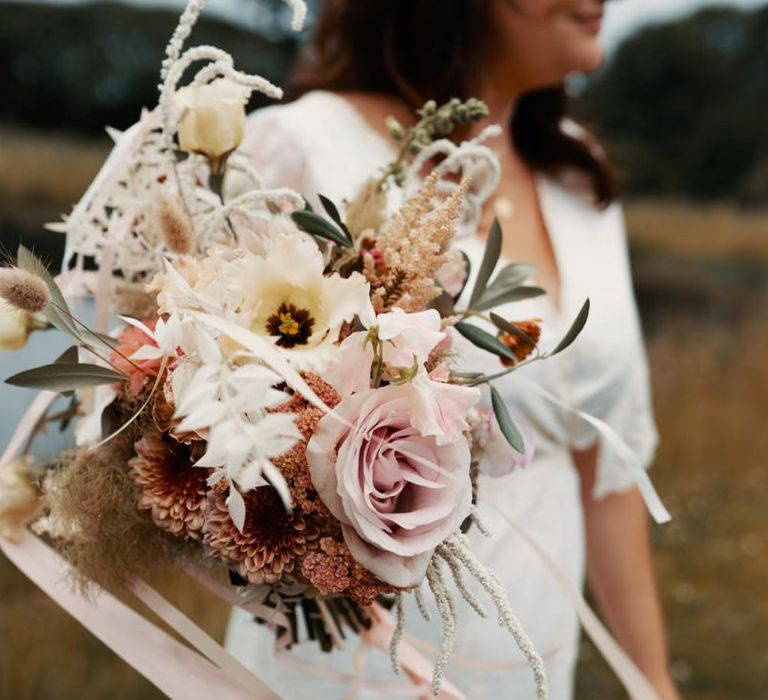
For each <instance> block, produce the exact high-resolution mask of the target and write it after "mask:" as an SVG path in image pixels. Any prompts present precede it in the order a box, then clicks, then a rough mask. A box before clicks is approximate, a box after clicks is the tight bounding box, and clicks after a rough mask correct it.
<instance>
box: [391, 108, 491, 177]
mask: <svg viewBox="0 0 768 700" xmlns="http://www.w3.org/2000/svg"><path fill="white" fill-rule="evenodd" d="M416 114H417V116H418V117H419V121H417V122H416V124H415V125H414V126H412V127H410V128H408V129H406V128H405V127H404V126H403V125H402V124H401V123H400V122H399V121H398V120H397V119H395V117H392V116H390V117H387V119H386V121H385V125H386V127H387V131H388V132H389V135H390V136H391V137H392V138H393V139H394V140H395V141H397V142H398V143H399V144H400V150H399V151H398V153H397V157H396V158H395V160H393V161H392V162H391V163H390V164H389V165H387V167H386V168H385V169H384V172H383V173H382V176H381V178H380V180H379V182H378V188H377V189H379V190H381V189H384V188H386V186H387V184H388V182H389V181H390V180H392V181H393V182H394V183H395V184H396V185H398V186H399V185H402V184H403V180H404V178H405V170H404V167H403V164H404V162H405V160H406V159H407V158H408V157H409V156H411V157H412V156H416V155H418V154H419V153H421V151H422V150H423V149H424V148H426V147H427V146H429V145H430V144H431V143H433V142H434V141H436V140H437V139H439V138H445V137H447V136H450V135H451V134H452V133H453V131H454V130H455V129H456V128H457V127H459V126H463V125H465V124H473V123H475V122H479V121H480V120H481V119H485V118H486V117H487V116H488V107H487V105H486V104H485V102H483V101H482V100H478V99H477V98H474V97H470V98H469V99H468V100H465V101H462V100H460V99H458V98H456V97H454V98H453V99H451V100H449V101H448V102H446V103H445V104H443V105H440V106H439V107H438V105H437V103H436V102H435V101H434V100H429V101H428V102H425V103H424V106H423V107H422V108H421V109H417V110H416Z"/></svg>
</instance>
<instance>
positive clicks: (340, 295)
mask: <svg viewBox="0 0 768 700" xmlns="http://www.w3.org/2000/svg"><path fill="white" fill-rule="evenodd" d="M324 268H325V262H324V260H323V256H322V253H321V252H320V251H319V250H318V248H317V246H316V245H315V243H314V242H313V241H312V240H311V239H310V238H309V237H307V236H283V237H280V238H277V239H276V240H275V241H274V242H273V244H272V245H271V246H270V248H269V250H267V252H266V254H265V255H264V256H260V257H257V256H246V257H244V258H242V259H241V260H240V261H239V265H238V267H237V272H236V273H235V274H236V275H237V278H238V280H237V286H238V287H239V291H240V294H241V295H242V296H241V300H240V318H239V320H238V322H239V323H241V324H243V325H246V326H247V327H248V328H249V329H250V330H251V331H252V332H253V333H256V334H257V335H262V336H267V337H268V338H269V339H270V340H271V341H272V342H273V343H274V344H275V345H277V346H278V347H280V348H282V350H283V351H284V352H285V354H286V355H287V357H288V359H289V361H290V362H291V363H292V364H294V365H295V366H296V368H297V369H298V370H300V371H311V372H322V371H325V370H326V369H327V368H328V366H329V365H330V364H332V363H333V361H334V359H336V356H337V349H336V348H334V344H335V343H336V342H337V341H338V339H339V331H340V329H341V327H342V325H343V324H344V323H345V322H347V321H351V320H352V319H353V318H354V317H355V316H358V317H360V319H361V320H364V321H369V320H370V319H371V318H373V317H374V312H373V308H372V306H371V301H370V288H369V284H368V281H367V280H366V279H365V278H364V277H363V276H362V275H361V274H359V273H357V272H355V273H352V275H350V277H348V278H344V277H341V276H340V275H337V274H332V275H324V274H323V270H324Z"/></svg>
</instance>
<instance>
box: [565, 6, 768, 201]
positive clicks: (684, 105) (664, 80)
mask: <svg viewBox="0 0 768 700" xmlns="http://www.w3.org/2000/svg"><path fill="white" fill-rule="evenodd" d="M581 103H582V104H581V105H580V110H581V111H583V112H585V113H588V114H589V115H591V121H593V122H594V123H595V124H596V128H597V131H598V133H599V134H600V135H601V137H602V138H603V140H604V141H605V142H606V143H607V144H608V147H609V150H610V152H611V154H612V156H613V157H614V159H615V160H616V161H617V163H618V164H619V166H620V168H621V171H622V175H623V182H624V184H625V188H626V189H627V191H628V192H629V193H631V194H639V195H671V196H681V197H688V198H693V199H698V200H708V199H724V198H728V199H735V200H737V201H739V202H740V203H742V204H753V205H758V204H762V205H766V204H768V5H766V6H765V7H763V8H762V9H759V10H756V11H752V12H745V11H738V10H733V9H725V8H715V9H708V10H703V11H701V12H699V13H697V14H695V15H693V16H691V17H688V18H686V19H683V20H680V21H676V22H671V23H668V24H663V25H658V26H651V27H648V28H645V29H643V30H641V31H640V32H639V33H637V34H635V35H634V36H633V37H630V38H629V39H628V40H627V41H625V42H624V43H623V44H622V45H621V46H620V47H619V49H618V51H617V52H616V55H615V56H614V57H613V59H612V60H611V62H610V64H609V65H608V66H607V67H606V69H605V70H604V71H603V72H602V74H601V75H599V76H597V77H596V78H595V79H594V80H592V81H591V83H590V84H589V87H588V89H587V91H586V93H585V95H584V96H583V99H582V100H581Z"/></svg>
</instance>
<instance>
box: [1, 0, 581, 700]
mask: <svg viewBox="0 0 768 700" xmlns="http://www.w3.org/2000/svg"><path fill="white" fill-rule="evenodd" d="M297 6H298V7H299V8H300V5H297ZM199 11H200V3H196V2H192V3H191V4H190V6H189V7H188V8H187V10H186V12H185V13H184V15H183V16H182V20H181V22H180V25H179V28H178V29H177V31H176V33H175V35H174V37H173V39H172V41H171V43H170V46H169V51H168V58H167V60H166V61H165V63H164V66H163V73H162V76H163V84H162V86H161V99H160V104H159V107H158V108H157V109H156V110H155V111H154V112H152V113H147V114H145V115H144V116H143V117H142V120H141V121H140V122H139V123H138V124H137V125H135V126H134V127H133V128H132V129H131V130H129V131H128V132H126V133H125V134H121V135H117V134H115V138H116V139H117V141H118V144H117V146H116V148H115V151H114V152H113V154H112V156H111V157H110V159H109V160H108V161H107V164H106V165H105V167H104V169H103V171H102V172H101V173H100V174H99V176H98V177H97V179H96V181H95V182H94V185H93V186H92V187H91V189H90V190H89V192H88V193H87V194H86V196H85V197H84V198H83V200H82V201H81V202H80V203H79V204H78V205H77V207H76V208H75V210H74V211H73V212H72V214H71V216H69V217H68V218H67V220H66V221H65V222H64V223H63V224H60V225H59V226H58V229H59V230H61V231H63V232H65V233H66V234H67V264H68V267H67V269H66V270H65V272H64V273H63V274H62V275H61V276H60V277H59V278H58V279H54V278H53V277H52V276H51V274H50V273H49V272H48V271H47V270H46V268H45V266H44V265H43V264H42V263H41V262H40V260H39V259H38V258H37V257H36V256H35V255H34V254H32V253H31V252H30V251H28V250H27V249H25V248H23V247H22V248H20V249H19V251H18V257H17V260H16V265H15V267H12V268H4V269H3V270H2V271H0V296H2V297H3V298H4V300H5V301H6V302H7V303H8V304H10V306H11V307H13V309H15V311H14V313H17V314H25V315H26V316H27V317H28V322H27V321H25V323H28V326H29V327H30V328H31V327H32V325H36V326H38V327H39V326H42V325H48V326H52V327H55V328H56V329H58V330H59V331H61V332H63V333H65V334H67V335H68V336H69V337H70V338H71V339H72V343H73V346H72V348H71V349H70V350H69V351H67V352H66V353H64V355H62V356H61V357H59V358H58V359H55V360H54V359H53V358H52V360H53V361H52V362H51V364H48V365H45V366H44V367H38V368H35V369H31V370H28V371H26V372H22V373H21V374H18V375H16V376H14V377H11V378H10V379H9V380H8V381H9V382H10V383H12V384H15V385H19V386H26V387H32V388H36V389H40V390H49V391H54V392H59V393H61V394H62V395H63V396H64V397H66V398H67V406H66V408H64V409H63V410H61V411H59V412H58V413H55V414H54V413H51V414H49V415H47V416H46V418H45V419H44V420H42V421H40V425H41V426H42V425H44V424H45V423H46V422H53V421H69V420H70V419H72V418H77V420H78V427H77V438H78V443H79V447H78V449H77V450H75V451H74V452H71V453H66V454H64V455H62V456H61V459H60V460H58V463H57V464H56V465H54V466H52V467H51V468H50V469H48V470H47V472H46V474H45V476H44V478H43V479H42V487H43V495H44V507H43V514H42V517H41V518H40V519H39V520H37V522H36V523H35V524H34V526H33V527H34V528H36V529H37V530H39V531H43V532H45V533H47V534H48V535H49V536H50V537H51V538H53V540H54V541H55V542H56V543H57V544H58V547H59V549H60V551H61V552H62V553H63V554H64V556H65V557H66V558H67V559H68V560H69V561H70V562H71V563H72V564H73V566H74V568H75V570H76V571H77V572H78V573H79V575H80V576H81V578H82V580H83V581H85V582H96V583H98V584H101V585H103V586H104V587H106V588H113V589H114V588H119V587H120V586H122V585H128V584H130V582H131V581H132V580H133V579H134V578H137V577H142V576H144V575H146V573H147V571H148V570H151V569H153V568H156V567H157V566H165V565H168V564H174V563H175V564H178V563H183V564H184V565H185V566H194V567H198V569H200V570H205V571H206V572H208V573H209V574H212V575H216V573H217V572H220V573H221V574H222V575H223V576H224V577H227V576H228V578H229V582H230V584H231V586H233V587H235V588H237V589H239V591H240V595H241V598H242V600H243V601H245V602H250V603H256V604H257V606H258V610H260V611H261V612H260V614H259V617H260V619H261V620H262V621H263V622H265V623H267V624H270V625H271V626H272V627H273V628H274V629H275V632H276V636H277V639H278V642H279V644H281V645H282V646H284V647H289V646H290V645H291V644H293V643H295V642H297V641H299V639H300V638H301V637H302V636H307V637H309V638H310V639H313V640H316V641H317V642H318V643H319V644H320V646H321V647H322V648H323V649H324V650H329V651H330V650H331V649H332V648H333V647H334V646H337V645H339V644H340V642H341V639H342V638H343V637H344V635H345V631H346V632H347V633H348V632H349V631H357V632H359V631H361V630H363V629H364V628H366V627H367V626H369V625H370V624H371V615H370V614H369V611H370V606H371V605H372V604H374V602H376V601H378V602H379V603H380V604H383V605H385V606H386V607H391V608H393V609H394V611H395V619H396V628H395V631H394V634H393V637H392V644H391V654H392V659H393V662H394V665H395V667H396V668H397V666H398V644H399V642H400V640H401V638H402V636H403V627H404V624H405V613H404V610H405V608H404V605H403V598H404V596H406V595H414V596H416V599H417V601H418V602H419V606H420V608H421V609H422V610H424V611H425V614H426V606H425V605H424V603H423V599H422V595H423V594H422V585H423V584H426V588H427V589H428V590H429V591H430V592H431V595H432V596H433V598H434V600H435V602H436V606H437V609H438V611H439V613H440V617H441V619H442V624H443V644H442V648H441V652H440V656H439V658H438V659H437V662H436V664H435V671H434V681H433V683H434V690H435V692H436V693H437V692H438V691H439V688H440V683H441V680H442V678H443V675H444V672H445V665H446V663H447V660H448V656H449V654H450V651H451V645H452V640H453V636H454V632H455V628H456V601H455V599H454V595H453V593H452V588H455V589H456V590H457V591H458V592H459V594H460V595H461V597H462V599H463V600H464V601H466V603H467V604H468V605H469V606H470V607H472V608H473V609H474V610H476V611H477V613H478V614H480V615H485V611H484V608H483V606H482V603H481V602H480V601H479V600H477V599H476V597H475V595H474V594H473V593H472V592H471V591H470V589H469V588H468V587H467V585H466V584H465V579H464V577H465V575H469V576H472V577H474V578H475V579H476V580H477V581H478V582H479V584H480V586H481V587H482V589H484V590H485V591H486V592H487V594H488V595H489V597H490V600H491V601H492V603H493V605H494V607H495V608H496V611H497V613H498V620H499V624H501V625H502V626H504V627H507V628H509V630H510V631H511V633H512V635H513V636H514V638H515V640H516V641H517V642H518V644H519V645H520V647H521V648H522V650H523V651H524V653H525V655H526V657H527V658H528V660H529V661H530V663H531V666H532V668H533V671H534V673H535V675H536V679H537V686H538V688H539V694H540V695H541V696H543V695H544V693H545V681H544V677H543V667H542V664H541V660H540V659H539V657H538V656H537V655H536V653H535V651H534V650H533V648H532V647H531V645H530V642H529V641H528V640H527V638H526V637H525V635H524V633H523V631H522V630H521V629H520V628H519V626H518V624H517V622H516V620H515V617H514V615H513V614H512V611H511V608H510V606H509V603H508V602H507V600H506V596H505V593H504V590H503V587H502V585H501V583H500V582H499V580H498V579H497V578H496V577H495V576H494V574H493V572H491V571H487V570H486V569H485V568H484V567H483V566H482V564H481V563H480V562H479V561H478V560H477V559H476V557H475V556H474V555H473V553H472V550H471V548H470V546H469V544H468V540H467V539H466V538H465V536H464V534H463V532H464V531H466V529H467V528H468V527H470V526H472V525H473V524H474V525H475V526H476V527H480V528H481V529H482V524H481V523H479V521H478V520H477V517H476V515H475V512H474V507H473V503H474V499H475V495H476V493H475V487H476V477H477V474H478V472H479V471H483V470H485V469H488V467H486V466H485V465H492V469H490V470H489V471H492V473H493V475H501V474H504V473H507V472H509V471H511V470H513V469H514V468H516V467H519V466H522V465H524V464H526V463H527V461H528V459H529V458H530V445H528V444H527V442H526V440H525V439H524V438H523V435H522V434H521V432H520V430H519V429H518V427H516V425H515V423H514V422H513V420H512V418H511V416H510V414H509V413H508V412H507V409H506V407H505V405H504V402H503V401H502V400H501V398H500V396H499V395H498V394H497V393H496V391H495V390H494V389H493V388H492V386H491V387H490V401H489V402H488V404H489V408H488V409H486V408H484V405H485V404H484V403H483V402H481V389H480V387H481V386H482V385H490V383H491V382H492V380H493V379H494V378H496V377H499V376H503V375H504V374H505V373H508V372H511V371H514V370H515V369H517V368H518V367H519V366H520V365H521V364H523V363H526V362H530V361H534V360H540V359H542V358H543V357H544V355H543V354H542V353H541V352H540V351H539V349H538V347H537V340H538V334H539V327H538V323H537V322H536V321H535V320H529V321H525V322H513V321H511V320H509V319H506V318H502V317H501V316H499V315H497V314H495V313H493V311H492V309H493V308H494V307H496V306H498V305H499V304H502V303H508V302H510V301H514V300H516V299H524V298H528V297H531V296H535V295H537V294H540V293H542V291H541V290H540V289H538V288H536V287H532V286H529V285H527V284H526V282H527V280H528V279H529V278H530V276H531V275H532V273H533V270H532V269H531V268H530V267H528V266H526V265H520V264H510V265H507V266H504V267H501V269H498V270H497V269H496V268H497V267H498V259H499V253H500V246H501V231H500V229H499V227H498V225H494V227H493V229H492V231H491V234H490V236H489V240H488V246H487V250H486V253H485V258H484V260H483V262H482V265H481V267H480V269H479V271H478V273H477V275H476V279H475V282H474V285H473V288H472V290H471V293H470V294H469V295H468V301H467V302H466V303H465V304H464V305H463V306H460V305H459V304H458V300H459V298H460V297H461V298H464V297H466V296H467V295H463V296H462V291H463V289H464V286H465V285H466V283H467V279H468V277H469V269H468V261H467V260H466V258H465V257H464V256H463V255H462V254H460V253H458V252H456V251H454V250H452V249H451V242H452V239H453V237H454V235H455V230H456V223H457V221H458V220H460V219H461V217H462V216H466V212H467V208H468V207H469V208H471V207H472V206H475V207H476V206H477V202H478V194H477V187H475V191H474V193H473V192H472V189H471V188H472V187H473V182H472V180H471V179H470V177H471V175H472V167H471V165H472V163H476V162H477V159H478V158H480V157H481V156H487V153H485V154H484V152H483V147H482V146H481V145H480V144H479V142H478V141H475V142H469V143H467V144H465V145H463V146H458V147H454V146H453V144H452V143H451V142H450V141H447V140H446V137H447V136H448V135H449V134H450V133H451V132H452V131H453V130H454V129H455V127H456V126H458V125H461V124H466V123H469V122H476V121H478V120H479V119H481V118H482V117H483V116H484V115H485V113H486V110H485V108H484V105H482V103H480V102H478V101H476V100H469V101H467V102H460V101H458V100H454V101H451V102H450V103H448V104H446V105H442V106H437V105H435V104H434V103H427V104H426V105H425V106H424V108H423V109H422V110H420V111H419V113H418V122H417V124H416V126H414V127H412V128H410V129H406V128H404V127H402V126H401V125H400V124H398V123H397V122H395V121H394V120H389V121H388V124H387V126H388V128H389V131H390V133H391V134H392V136H393V138H395V139H396V140H397V141H398V142H399V143H400V145H401V149H400V154H399V156H398V158H397V159H396V160H395V161H394V162H393V163H390V164H387V165H385V167H384V168H383V169H382V170H381V171H380V172H377V173H371V179H370V180H369V181H368V182H367V183H366V184H365V185H364V187H363V188H362V189H361V191H360V193H359V195H358V196H357V197H356V198H354V199H353V200H351V201H349V202H338V203H333V202H331V201H330V200H328V199H326V198H325V197H320V198H319V200H318V201H316V202H315V204H316V207H317V210H315V209H313V208H312V207H311V206H310V204H309V203H308V202H307V200H306V199H305V198H304V197H303V196H302V195H301V194H300V193H297V192H293V191H291V190H288V189H268V188H265V187H264V186H263V184H262V182H261V180H260V178H259V174H258V172H256V171H255V170H254V168H253V167H252V165H251V164H250V162H249V161H248V158H247V157H246V156H245V155H244V154H241V153H239V152H238V150H237V149H238V146H239V145H240V141H241V139H242V135H243V127H244V117H245V104H246V101H247V99H248V97H249V95H250V93H251V91H252V90H254V89H258V90H262V91H263V92H265V93H267V94H269V95H272V96H274V97H278V96H279V91H278V90H277V88H274V87H273V86H271V85H270V84H269V83H267V82H266V81H265V80H263V79H262V78H259V77H258V76H248V75H245V74H243V73H240V72H239V71H237V70H236V69H235V68H234V67H233V66H232V61H231V58H230V57H229V56H228V55H227V54H226V53H224V52H223V51H221V50H219V49H215V48H212V47H196V48H192V49H189V50H187V51H185V52H183V53H182V51H181V49H182V45H183V42H184V40H185V39H186V37H187V35H188V34H189V32H190V30H191V26H192V23H193V22H194V20H195V18H196V17H197V14H198V13H199ZM200 60H205V61H207V63H206V65H205V67H203V68H202V69H200V70H199V71H198V72H197V73H196V75H195V76H194V78H193V79H192V81H191V82H190V83H189V84H188V85H187V86H185V87H182V88H179V87H178V85H179V82H180V80H181V77H182V74H183V73H184V72H185V70H186V69H187V67H188V66H189V65H190V64H192V63H193V62H197V61H200ZM436 155H440V156H442V159H435V158H434V156H436ZM487 160H488V159H487ZM486 165H487V163H486ZM464 166H466V167H464ZM430 167H431V168H432V171H431V172H430V173H429V174H427V175H426V177H423V178H420V179H419V182H420V185H419V187H418V188H416V189H414V190H413V191H412V192H411V193H410V194H409V195H408V196H402V193H403V191H404V190H403V186H404V184H405V183H407V182H408V181H409V177H410V178H411V179H413V178H412V176H413V174H414V173H422V172H423V170H424V169H425V168H426V169H429V168H430ZM486 170H487V168H486ZM490 170H491V173H492V172H493V168H492V167H491V168H490ZM467 171H469V176H468V173H467ZM486 179H487V180H488V179H489V180H490V181H491V182H490V187H492V186H493V185H494V184H495V183H494V182H493V177H490V178H488V177H487V178H486ZM486 185H487V183H486ZM398 196H400V200H399V201H398ZM393 202H396V204H395V205H394V206H393V205H392V203H393ZM318 204H319V206H318ZM87 260H94V261H95V262H96V266H97V267H98V271H96V272H89V271H88V270H87V269H86V267H85V266H84V264H83V263H84V261H87ZM73 280H75V282H73ZM83 288H84V289H85V292H86V293H88V294H91V295H93V296H95V298H96V317H97V320H96V324H88V323H86V322H85V321H84V320H83V319H82V318H80V317H78V316H77V315H76V314H75V313H73V311H72V310H71V308H70V305H69V301H68V299H69V297H71V296H75V295H76V294H77V293H78V292H82V291H83ZM587 312H588V306H587V305H585V308H584V309H583V311H582V313H581V314H580V315H579V317H578V318H577V319H576V320H575V322H574V325H573V327H572V328H571V330H570V331H569V333H568V334H567V335H566V337H565V338H563V341H562V342H561V343H560V345H559V346H558V347H557V348H556V349H555V351H554V352H559V351H561V350H563V349H565V347H567V346H568V345H569V344H570V343H571V342H572V341H573V340H574V338H575V337H576V335H577V334H578V332H579V331H580V329H581V327H582V326H583V325H584V322H585V320H586V315H587ZM475 317H481V318H484V319H486V320H490V321H491V322H492V323H493V324H495V326H496V328H497V331H498V332H497V333H496V334H493V333H489V332H488V331H486V330H484V329H483V328H481V327H480V326H477V325H473V324H472V323H471V319H473V318H475ZM110 318H116V321H117V325H115V326H113V327H112V328H111V329H110V327H109V319H110ZM29 319H33V320H34V322H33V321H31V320H29ZM99 324H101V325H99ZM459 336H461V337H463V338H465V339H466V340H467V341H469V342H470V343H473V344H474V345H476V346H479V347H480V348H482V349H484V350H486V351H488V352H489V353H492V354H493V355H495V356H496V358H497V360H498V366H497V368H496V369H494V370H493V371H491V372H488V373H485V372H481V371H478V372H476V373H468V372H460V371H458V370H457V363H456V356H457V349H456V340H457V338H458V337H459ZM550 354H552V353H550ZM302 630H303V632H302Z"/></svg>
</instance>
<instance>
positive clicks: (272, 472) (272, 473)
mask: <svg viewBox="0 0 768 700" xmlns="http://www.w3.org/2000/svg"><path fill="white" fill-rule="evenodd" d="M264 474H265V475H266V477H267V478H268V479H269V482H270V483H271V484H272V486H274V487H275V491H277V493H278V495H279V496H280V498H281V500H282V501H283V505H284V506H285V509H286V510H287V511H288V512H291V511H292V510H293V504H292V500H291V492H290V490H289V489H288V484H287V483H285V479H284V478H283V475H282V474H281V473H280V470H279V469H278V468H277V467H276V466H275V465H274V464H272V462H266V463H265V464H264Z"/></svg>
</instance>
